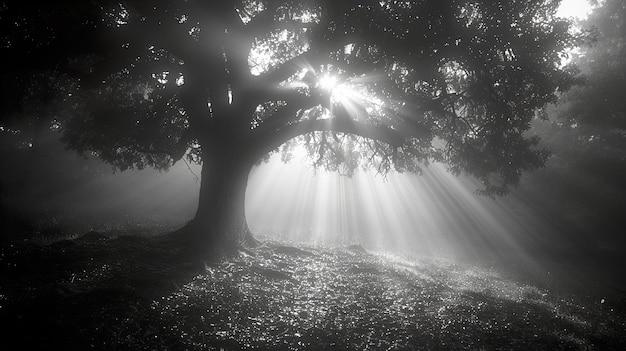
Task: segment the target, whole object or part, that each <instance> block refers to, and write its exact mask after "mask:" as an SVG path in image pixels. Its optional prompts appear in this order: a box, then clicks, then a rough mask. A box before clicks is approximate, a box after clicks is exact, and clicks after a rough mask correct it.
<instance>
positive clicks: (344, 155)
mask: <svg viewBox="0 0 626 351" xmlns="http://www.w3.org/2000/svg"><path fill="white" fill-rule="evenodd" d="M558 4H559V1H558V0H545V1H534V0H533V1H530V0H511V1H487V0H485V1H469V0H468V1H463V0H437V1H368V0H366V1H362V0H361V1H356V0H342V1H330V0H309V1H293V0H281V1H279V0H265V1H262V0H223V1H192V0H189V1H165V0H161V1H150V2H148V1H132V0H128V1H123V2H120V3H119V4H114V5H113V6H104V7H103V11H104V13H105V16H104V17H103V21H102V22H101V23H99V26H100V27H101V29H102V32H101V33H102V34H101V36H100V40H98V41H97V42H96V43H94V44H95V45H96V48H95V49H94V50H92V51H94V52H98V53H106V54H105V55H100V56H99V57H101V58H102V59H101V60H99V61H97V62H95V64H94V65H90V66H89V67H90V71H93V74H91V75H90V76H89V79H88V80H81V81H80V84H81V87H84V86H88V87H89V88H90V89H89V90H86V91H85V92H84V93H83V94H82V97H81V101H83V102H84V104H85V106H83V107H84V108H78V107H77V108H76V111H86V112H84V113H75V114H74V116H73V117H72V118H69V119H68V120H67V121H64V122H63V123H62V125H61V129H62V130H63V133H64V134H63V140H64V141H65V142H66V143H67V145H68V146H69V147H70V148H71V149H73V150H76V151H78V152H79V153H82V154H85V153H91V154H96V155H97V156H99V157H100V158H102V159H103V160H104V161H106V162H108V163H111V164H112V165H114V166H115V167H117V168H119V169H121V170H125V169H130V168H143V167H147V166H150V167H156V168H159V169H167V168H168V167H169V166H171V165H172V164H173V163H174V162H176V161H178V160H180V159H181V158H183V157H186V158H188V159H189V160H191V161H194V162H198V163H200V162H201V163H202V180H201V189H200V198H199V203H198V209H197V212H196V215H195V218H194V220H193V221H192V222H190V224H189V225H188V226H187V227H186V228H185V230H182V231H181V233H187V234H190V235H191V237H192V238H193V242H194V245H196V246H198V247H202V248H204V249H208V248H209V247H216V248H221V249H225V250H232V249H234V248H236V247H237V246H238V245H240V244H242V243H244V244H245V243H246V242H247V243H251V242H253V238H252V235H251V233H250V231H249V230H248V227H247V224H246V219H245V212H244V202H245V190H246V185H247V180H248V174H249V171H250V169H251V167H252V166H253V165H254V164H256V163H258V162H259V161H261V160H264V159H267V157H268V155H269V154H271V153H273V152H276V151H278V150H281V151H282V152H284V155H286V156H285V159H288V158H289V157H288V155H289V152H290V150H293V148H294V147H297V146H298V145H300V146H304V148H305V149H306V150H308V151H309V154H310V156H311V158H312V160H313V162H314V163H315V164H316V165H319V166H323V167H326V168H328V169H332V170H343V171H344V172H346V173H348V174H350V173H351V172H352V171H353V170H355V169H356V168H358V167H364V168H374V169H376V170H378V171H379V172H381V173H384V172H388V171H391V170H394V169H395V170H397V171H412V172H419V170H420V166H421V165H425V164H427V163H428V162H429V161H433V160H436V161H443V162H446V163H447V164H448V165H449V167H450V170H451V171H452V172H454V173H457V174H458V173H467V174H470V175H473V176H475V177H477V178H478V179H479V180H480V181H482V183H483V185H484V188H483V189H481V190H480V191H482V192H483V193H485V194H490V195H494V194H502V193H504V192H506V191H507V189H508V187H510V186H512V185H516V184H517V183H518V181H519V178H520V174H521V173H522V172H523V171H525V170H531V169H535V168H537V167H540V166H542V165H543V162H544V160H545V158H546V152H545V151H544V150H539V149H537V148H536V147H535V146H536V144H537V139H536V138H529V137H527V135H526V134H525V132H526V131H527V130H528V128H529V123H530V121H531V120H532V119H533V118H534V117H535V115H536V112H537V110H538V109H540V108H542V107H543V106H544V105H545V104H547V103H549V102H554V101H555V98H556V94H557V92H559V91H565V90H567V89H568V88H569V87H570V85H571V84H572V82H573V81H574V78H573V77H574V75H573V72H572V71H570V70H568V69H564V68H562V67H561V66H560V62H561V55H562V52H563V50H564V48H566V47H568V46H571V45H573V44H574V39H575V38H574V37H573V36H572V35H571V34H569V32H568V27H569V23H568V22H567V21H565V20H562V19H559V18H555V16H554V13H555V10H556V8H557V6H558ZM81 62H84V61H81ZM91 68H93V69H91Z"/></svg>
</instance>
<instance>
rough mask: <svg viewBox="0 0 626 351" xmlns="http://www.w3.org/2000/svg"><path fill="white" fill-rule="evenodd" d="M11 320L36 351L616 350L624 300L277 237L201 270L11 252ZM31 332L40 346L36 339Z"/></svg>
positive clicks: (122, 257)
mask: <svg viewBox="0 0 626 351" xmlns="http://www.w3.org/2000/svg"><path fill="white" fill-rule="evenodd" d="M0 268H1V271H0V273H2V274H1V275H0V283H1V284H0V288H1V290H0V320H1V321H2V323H3V324H2V325H3V326H6V328H5V332H6V335H7V337H10V338H12V339H11V340H15V341H16V342H17V344H18V345H21V346H24V348H29V346H32V347H33V348H41V347H43V346H44V345H45V347H51V346H59V347H61V348H64V349H68V347H71V348H79V349H85V348H92V349H93V348H95V349H109V350H110V349H188V350H206V349H209V350H213V349H214V350H219V349H220V348H222V349H225V350H241V349H243V350H246V349H249V350H253V349H258V350H267V349H272V350H300V349H348V350H365V349H383V350H385V349H393V350H396V349H397V350H413V349H453V350H454V349H468V350H474V349H486V350H491V349H503V348H504V349H512V350H528V349H531V348H536V347H540V348H543V349H574V350H576V349H578V350H587V349H590V348H591V349H617V346H618V345H620V344H622V343H623V342H624V340H625V337H626V335H624V326H625V323H626V321H625V320H624V318H623V317H624V315H623V314H622V311H623V308H624V305H623V303H624V301H623V300H622V301H620V300H619V299H617V298H615V297H611V298H607V301H602V303H601V301H600V299H596V298H594V299H588V298H586V296H580V295H572V294H564V293H562V292H559V290H557V289H553V288H551V287H550V286H548V285H546V284H545V282H542V281H540V280H528V279H526V278H524V277H522V276H520V275H511V274H507V275H505V274H504V273H503V272H502V271H500V270H497V269H494V268H487V267H485V266H480V265H467V264H460V263H458V262H455V261H452V260H447V259H442V258H428V257H422V256H401V255H397V254H390V253H385V252H381V251H368V250H365V249H364V248H363V247H361V246H358V245H353V246H335V247H333V246H323V245H309V246H306V245H297V244H294V243H290V242H278V241H272V240H268V241H266V242H265V244H264V245H262V246H260V247H258V248H256V249H252V250H249V251H247V252H242V253H240V254H239V255H238V256H235V257H232V258H230V259H227V260H223V261H216V262H213V263H211V262H206V263H203V262H198V261H195V260H192V259H190V258H189V257H188V256H187V255H185V254H184V253H183V252H180V251H178V250H174V249H173V248H172V246H171V242H170V241H168V240H165V238H163V239H162V238H145V237H144V238H142V237H125V236H122V237H118V238H114V237H109V236H107V235H102V234H98V233H91V234H88V235H86V236H84V237H81V238H78V239H75V240H72V241H62V242H58V243H55V244H53V245H50V246H43V247H38V246H32V245H25V246H24V245H22V246H19V245H16V246H12V247H4V248H3V249H2V255H0ZM25 335H28V337H25Z"/></svg>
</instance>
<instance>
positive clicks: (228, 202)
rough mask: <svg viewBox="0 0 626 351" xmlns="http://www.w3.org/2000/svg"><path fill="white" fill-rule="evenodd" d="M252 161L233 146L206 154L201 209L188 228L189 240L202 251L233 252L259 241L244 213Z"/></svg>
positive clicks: (221, 253)
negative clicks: (226, 149)
mask: <svg viewBox="0 0 626 351" xmlns="http://www.w3.org/2000/svg"><path fill="white" fill-rule="evenodd" d="M222 151H225V150H224V149H222ZM252 165H253V162H252V161H251V160H250V158H248V157H246V156H245V155H242V154H238V153H236V152H234V151H233V150H229V151H226V152H211V153H209V152H205V153H204V154H203V161H202V179H201V183H200V197H199V201H198V209H197V211H196V215H195V218H194V219H193V221H192V222H191V223H190V224H189V228H188V229H190V233H189V234H191V238H192V241H191V243H190V244H191V245H193V246H194V247H195V248H197V249H199V250H201V252H202V253H205V254H209V255H211V254H217V255H223V254H225V255H230V254H232V253H234V252H236V250H238V249H239V248H240V247H241V246H251V245H254V244H256V241H255V240H254V238H253V236H252V233H251V232H250V230H249V229H248V224H247V222H246V214H245V199H246V187H247V184H248V176H249V174H250V170H251V168H252Z"/></svg>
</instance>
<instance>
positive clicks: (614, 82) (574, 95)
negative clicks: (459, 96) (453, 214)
mask: <svg viewBox="0 0 626 351" xmlns="http://www.w3.org/2000/svg"><path fill="white" fill-rule="evenodd" d="M625 18H626V3H624V2H623V1H619V0H605V1H602V2H601V6H598V7H596V8H595V10H594V11H593V12H592V13H591V14H590V16H589V17H588V18H587V19H585V20H584V21H582V22H581V23H579V25H580V26H581V28H582V29H583V30H584V31H587V32H589V33H591V34H592V35H591V36H590V38H591V39H593V40H591V41H590V42H588V43H587V44H586V45H584V46H582V47H581V48H580V52H579V53H578V54H576V55H574V57H572V61H573V62H574V63H575V64H576V66H577V67H579V68H580V69H581V72H582V73H583V74H584V77H585V78H584V81H583V82H581V84H577V85H576V86H574V87H573V88H572V89H570V90H569V91H568V92H566V93H564V94H561V95H560V97H559V99H558V101H557V102H558V103H557V104H555V105H554V106H551V107H550V108H549V109H548V110H547V115H548V117H549V118H548V120H547V121H545V122H541V124H539V123H536V124H537V126H535V127H534V128H535V129H536V130H537V132H538V134H539V135H541V137H542V139H543V140H544V145H546V146H547V147H548V148H550V150H551V151H553V157H551V159H550V161H549V164H548V167H547V169H546V171H545V172H539V173H538V174H536V175H534V176H533V177H531V179H530V181H529V183H531V184H532V185H533V187H535V188H537V189H539V190H538V193H539V194H538V196H539V197H546V196H548V197H550V198H551V199H552V201H553V204H552V208H547V207H546V208H544V209H543V211H542V212H543V213H547V212H551V213H553V214H554V216H553V218H559V217H560V219H561V221H562V222H565V224H568V228H567V231H566V232H567V237H568V238H570V239H571V237H572V236H573V233H574V232H575V231H578V232H579V233H580V234H579V235H581V237H583V238H584V239H585V241H584V245H585V248H587V249H589V248H591V247H592V246H593V245H595V246H597V247H602V248H603V250H605V249H610V250H611V251H615V252H617V251H618V250H619V249H620V248H621V247H623V245H618V244H619V243H621V242H624V238H623V235H622V232H623V229H622V227H623V209H624V207H625V206H626V197H625V196H624V194H626V191H625V188H624V181H623V180H624V177H626V157H625V155H626V102H625V101H624V96H623V95H624V94H623V92H624V90H625V89H626V59H625V58H626V36H625V34H624V33H626V23H625V22H624V19H625ZM548 203H549V202H548V201H542V204H543V205H544V206H546V205H547V204H548ZM590 233H593V235H590ZM590 242H591V243H593V245H591V244H590ZM603 254H606V252H603ZM619 254H621V252H620V253H619Z"/></svg>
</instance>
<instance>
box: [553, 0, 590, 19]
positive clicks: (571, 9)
mask: <svg viewBox="0 0 626 351" xmlns="http://www.w3.org/2000/svg"><path fill="white" fill-rule="evenodd" d="M591 10H592V7H591V4H589V1H588V0H563V2H561V6H560V7H559V10H558V11H557V15H559V16H562V17H574V18H576V19H584V18H586V17H587V16H588V15H589V13H590V12H591Z"/></svg>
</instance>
